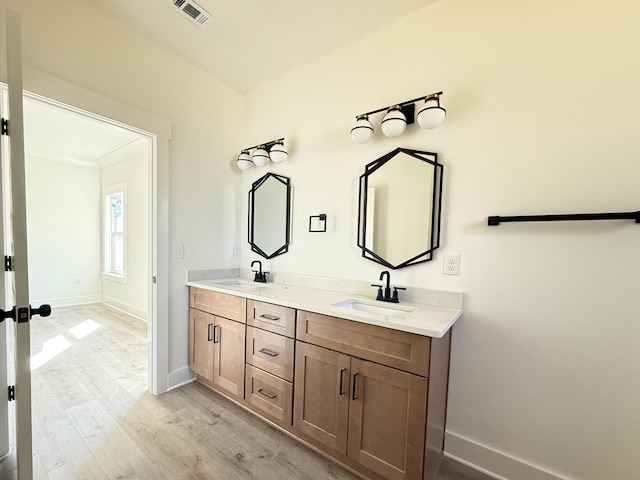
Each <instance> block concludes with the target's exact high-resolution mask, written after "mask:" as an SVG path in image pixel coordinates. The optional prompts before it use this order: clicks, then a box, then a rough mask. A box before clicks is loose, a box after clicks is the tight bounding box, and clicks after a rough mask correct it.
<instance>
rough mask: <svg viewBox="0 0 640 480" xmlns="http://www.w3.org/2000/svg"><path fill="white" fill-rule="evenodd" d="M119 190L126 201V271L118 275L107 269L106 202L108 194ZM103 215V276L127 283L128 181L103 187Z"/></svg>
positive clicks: (124, 247) (124, 266)
mask: <svg viewBox="0 0 640 480" xmlns="http://www.w3.org/2000/svg"><path fill="white" fill-rule="evenodd" d="M118 192H122V197H123V203H124V239H123V240H124V245H123V249H124V265H123V270H124V273H123V274H122V275H118V274H114V273H111V272H108V271H106V249H107V246H108V244H109V242H108V241H107V231H106V228H105V222H106V215H107V204H106V201H105V200H106V197H107V195H113V194H114V193H118ZM101 203H102V215H101V220H100V221H101V225H102V258H101V259H100V262H101V264H102V277H103V278H104V279H106V280H110V281H113V282H117V283H127V271H128V268H127V263H128V262H127V236H128V231H129V228H128V227H127V223H128V218H129V215H128V213H127V212H128V209H129V205H128V202H127V183H126V182H123V183H116V184H113V185H109V186H108V187H104V188H103V189H102V202H101Z"/></svg>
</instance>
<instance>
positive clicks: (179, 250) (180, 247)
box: [173, 243, 184, 258]
mask: <svg viewBox="0 0 640 480" xmlns="http://www.w3.org/2000/svg"><path fill="white" fill-rule="evenodd" d="M173 258H184V244H183V243H177V244H175V245H174V246H173Z"/></svg>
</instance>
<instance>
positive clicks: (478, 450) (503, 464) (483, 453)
mask: <svg viewBox="0 0 640 480" xmlns="http://www.w3.org/2000/svg"><path fill="white" fill-rule="evenodd" d="M444 455H445V456H446V457H449V458H451V459H452V460H455V461H457V462H460V463H462V464H464V465H467V466H469V467H471V468H473V469H475V470H478V471H479V472H482V473H484V474H485V475H488V476H490V477H492V478H495V479H497V480H569V479H567V477H563V476H561V475H559V474H557V473H553V472H550V471H549V470H547V469H545V468H543V467H541V466H539V465H533V464H532V463H529V462H527V461H525V460H522V459H519V458H516V457H514V456H512V455H510V454H508V453H506V452H502V451H499V450H496V449H494V448H491V447H488V446H486V445H482V444H480V443H477V442H475V441H473V440H471V439H469V438H466V437H464V436H462V435H459V434H457V433H454V432H450V431H448V430H447V432H446V433H445V440H444Z"/></svg>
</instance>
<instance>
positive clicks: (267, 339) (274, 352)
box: [247, 326, 295, 382]
mask: <svg viewBox="0 0 640 480" xmlns="http://www.w3.org/2000/svg"><path fill="white" fill-rule="evenodd" d="M294 344H295V340H294V339H293V338H289V337H284V336H282V335H278V334H277V333H272V332H266V331H264V330H260V329H258V328H255V327H252V326H247V363H249V364H251V365H253V366H254V367H258V368H260V369H262V370H265V371H267V372H269V373H271V374H273V375H276V376H278V377H280V378H284V379H285V380H288V381H289V382H293V349H294Z"/></svg>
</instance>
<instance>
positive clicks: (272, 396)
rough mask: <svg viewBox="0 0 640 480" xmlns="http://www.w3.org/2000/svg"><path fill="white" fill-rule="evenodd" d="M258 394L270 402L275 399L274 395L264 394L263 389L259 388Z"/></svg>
mask: <svg viewBox="0 0 640 480" xmlns="http://www.w3.org/2000/svg"><path fill="white" fill-rule="evenodd" d="M258 393H261V394H262V395H264V396H265V397H267V398H270V399H271V400H273V399H274V398H276V394H275V393H274V394H271V393H267V392H265V391H264V390H263V389H261V388H259V389H258Z"/></svg>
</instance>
